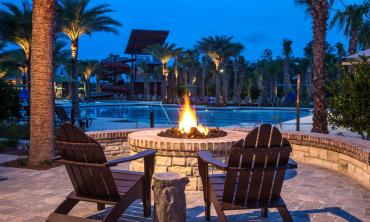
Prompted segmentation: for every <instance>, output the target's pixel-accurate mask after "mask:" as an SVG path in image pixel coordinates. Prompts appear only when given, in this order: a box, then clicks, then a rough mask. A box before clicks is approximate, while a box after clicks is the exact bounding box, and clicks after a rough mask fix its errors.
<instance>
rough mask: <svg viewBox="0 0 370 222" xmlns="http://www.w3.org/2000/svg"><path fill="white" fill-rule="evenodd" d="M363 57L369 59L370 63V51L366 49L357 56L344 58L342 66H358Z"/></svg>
mask: <svg viewBox="0 0 370 222" xmlns="http://www.w3.org/2000/svg"><path fill="white" fill-rule="evenodd" d="M361 57H367V61H368V62H369V63H370V49H366V50H364V51H360V52H358V53H356V54H353V55H350V56H347V57H344V58H343V61H342V65H344V66H351V65H353V64H356V63H358V62H359V61H360V60H361Z"/></svg>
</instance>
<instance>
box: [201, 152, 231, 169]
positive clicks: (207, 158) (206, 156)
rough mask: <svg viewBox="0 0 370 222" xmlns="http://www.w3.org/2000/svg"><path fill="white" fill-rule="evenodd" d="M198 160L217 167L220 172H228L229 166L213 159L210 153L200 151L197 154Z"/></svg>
mask: <svg viewBox="0 0 370 222" xmlns="http://www.w3.org/2000/svg"><path fill="white" fill-rule="evenodd" d="M197 156H198V158H200V159H201V160H202V161H203V162H205V163H209V164H211V165H213V166H215V167H216V168H217V169H219V170H227V168H228V167H227V165H226V164H225V163H223V162H221V161H219V160H216V159H214V158H213V157H212V154H211V153H210V152H209V151H198V152H197Z"/></svg>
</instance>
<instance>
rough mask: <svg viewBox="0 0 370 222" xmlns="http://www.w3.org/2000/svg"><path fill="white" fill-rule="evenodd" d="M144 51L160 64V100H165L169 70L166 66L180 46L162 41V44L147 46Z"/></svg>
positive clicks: (176, 54)
mask: <svg viewBox="0 0 370 222" xmlns="http://www.w3.org/2000/svg"><path fill="white" fill-rule="evenodd" d="M144 52H147V53H150V54H152V55H153V56H154V58H156V59H157V60H159V61H160V62H161V64H162V92H161V94H162V100H163V101H166V100H167V96H168V95H167V84H168V75H169V70H168V67H167V64H168V62H169V61H170V60H171V58H174V57H176V56H178V55H180V54H181V52H182V48H178V47H177V46H176V45H175V44H173V43H172V44H169V43H164V44H163V45H161V44H159V43H157V44H154V45H150V46H148V47H147V48H146V49H144Z"/></svg>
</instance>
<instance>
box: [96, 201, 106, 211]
mask: <svg viewBox="0 0 370 222" xmlns="http://www.w3.org/2000/svg"><path fill="white" fill-rule="evenodd" d="M96 209H97V210H98V211H101V210H104V209H105V204H103V203H98V204H97V206H96Z"/></svg>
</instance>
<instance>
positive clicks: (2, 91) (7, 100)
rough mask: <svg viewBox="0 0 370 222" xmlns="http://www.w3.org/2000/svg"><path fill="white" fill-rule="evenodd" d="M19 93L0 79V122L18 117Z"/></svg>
mask: <svg viewBox="0 0 370 222" xmlns="http://www.w3.org/2000/svg"><path fill="white" fill-rule="evenodd" d="M19 110H20V103H19V92H18V90H16V89H15V88H14V87H13V86H11V85H9V84H8V83H6V82H5V81H4V80H3V79H0V120H4V119H8V118H11V117H16V118H17V117H19Z"/></svg>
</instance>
